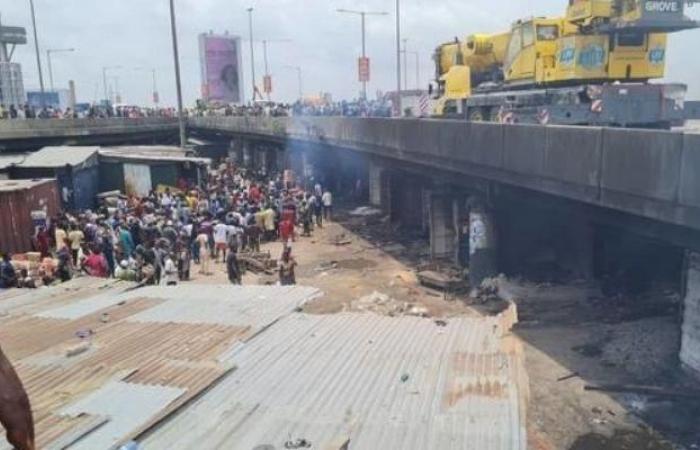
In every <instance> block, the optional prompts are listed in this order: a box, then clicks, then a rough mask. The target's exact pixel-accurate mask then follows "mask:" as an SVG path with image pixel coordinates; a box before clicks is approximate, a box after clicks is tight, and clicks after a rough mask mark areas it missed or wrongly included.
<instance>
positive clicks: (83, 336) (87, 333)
mask: <svg viewBox="0 0 700 450" xmlns="http://www.w3.org/2000/svg"><path fill="white" fill-rule="evenodd" d="M93 334H95V332H94V331H93V330H92V329H90V328H87V329H83V330H78V331H76V332H75V336H76V337H78V338H80V339H87V338H88V337H90V336H92V335H93Z"/></svg>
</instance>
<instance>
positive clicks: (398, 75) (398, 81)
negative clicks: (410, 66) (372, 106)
mask: <svg viewBox="0 0 700 450" xmlns="http://www.w3.org/2000/svg"><path fill="white" fill-rule="evenodd" d="M396 107H397V109H398V114H399V117H401V116H402V115H403V113H402V111H401V0H396Z"/></svg>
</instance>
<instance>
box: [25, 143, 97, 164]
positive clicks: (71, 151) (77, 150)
mask: <svg viewBox="0 0 700 450" xmlns="http://www.w3.org/2000/svg"><path fill="white" fill-rule="evenodd" d="M99 149H100V148H99V147H69V146H65V147H44V148H42V149H41V150H39V151H38V152H34V153H30V154H29V156H27V158H26V159H25V160H24V161H23V162H22V163H20V164H18V165H17V167H22V168H43V167H52V168H60V167H65V166H66V165H69V166H72V167H75V166H81V165H83V164H85V163H86V162H87V161H88V160H89V159H90V158H92V157H93V156H94V155H96V154H97V152H98V151H99Z"/></svg>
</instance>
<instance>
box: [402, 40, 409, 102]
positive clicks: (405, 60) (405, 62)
mask: <svg viewBox="0 0 700 450" xmlns="http://www.w3.org/2000/svg"><path fill="white" fill-rule="evenodd" d="M402 41H403V51H402V53H403V90H404V91H407V90H408V39H406V38H403V39H402Z"/></svg>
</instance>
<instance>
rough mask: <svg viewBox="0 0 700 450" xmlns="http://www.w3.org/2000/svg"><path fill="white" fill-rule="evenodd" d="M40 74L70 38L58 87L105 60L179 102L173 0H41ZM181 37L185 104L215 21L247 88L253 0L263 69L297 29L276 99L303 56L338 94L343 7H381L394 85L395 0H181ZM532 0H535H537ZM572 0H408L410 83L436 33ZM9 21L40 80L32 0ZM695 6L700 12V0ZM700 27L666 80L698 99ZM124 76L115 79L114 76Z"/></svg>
mask: <svg viewBox="0 0 700 450" xmlns="http://www.w3.org/2000/svg"><path fill="white" fill-rule="evenodd" d="M34 3H35V8H36V15H37V28H38V33H39V45H40V49H41V50H42V52H41V54H42V64H43V71H44V80H45V84H46V85H47V88H48V84H49V81H48V79H49V77H48V70H47V67H46V49H48V48H52V49H60V48H75V52H73V53H58V54H53V56H52V62H53V64H52V65H53V75H54V85H55V86H56V88H60V87H67V85H68V80H71V79H72V80H75V83H76V90H77V94H78V100H79V101H87V102H92V101H94V100H95V99H101V98H103V97H104V87H103V82H102V67H105V66H121V69H116V70H111V71H110V72H109V74H110V79H109V80H108V84H109V85H111V86H112V87H113V88H114V87H115V85H116V84H117V83H118V85H119V91H120V93H121V95H122V98H123V101H124V102H125V103H129V104H140V105H149V104H151V101H152V100H151V92H152V79H151V73H150V71H147V70H144V69H148V70H150V69H151V68H155V69H156V70H157V82H158V91H159V93H160V97H161V102H162V103H163V104H167V105H174V104H175V101H176V94H175V92H176V91H175V77H174V70H173V57H172V41H171V37H170V18H169V7H168V3H169V2H168V0H34ZM175 4H176V11H177V23H178V39H179V44H180V64H181V70H182V86H183V94H184V100H185V104H186V105H191V104H193V103H194V101H195V99H196V98H197V97H198V96H199V93H200V86H201V80H200V67H199V55H198V52H199V47H198V42H197V36H198V34H200V33H202V32H209V31H210V30H211V31H214V32H215V33H223V32H225V31H228V32H229V33H230V34H234V35H240V36H241V37H242V38H244V39H246V40H245V42H243V66H244V67H243V69H244V73H243V77H244V83H245V87H246V98H250V91H251V87H250V79H251V75H250V52H249V43H248V41H247V39H248V13H247V12H246V9H247V8H249V7H253V8H254V12H253V31H254V38H253V40H254V42H255V61H256V78H257V79H258V85H260V84H261V82H262V80H261V74H262V73H263V71H264V70H263V61H262V44H261V42H260V41H262V40H263V39H265V40H269V41H274V40H285V39H288V40H291V42H281V43H271V44H269V50H268V60H269V63H270V72H271V74H272V77H273V86H274V91H273V94H272V99H273V100H277V101H292V100H294V99H295V98H296V97H297V92H298V83H297V75H296V72H295V71H293V70H292V69H289V68H287V67H285V66H288V65H292V66H301V67H302V74H303V76H302V81H303V91H304V94H305V95H316V94H319V93H322V92H328V93H331V94H332V96H333V98H334V99H350V98H355V97H357V96H358V95H359V92H360V88H361V86H360V84H359V83H358V82H357V57H358V56H359V55H360V52H361V32H360V18H359V16H355V15H349V14H340V13H338V12H337V9H338V8H345V9H355V10H359V9H365V10H370V11H386V12H388V13H390V14H389V15H388V16H378V17H368V19H367V34H366V35H367V53H368V56H369V57H370V58H371V61H372V62H371V66H372V67H371V72H372V74H371V76H372V80H371V82H370V83H369V86H368V93H369V96H370V97H374V94H375V93H376V92H377V91H383V92H385V91H389V90H394V89H395V87H396V56H395V55H396V41H395V34H394V33H395V22H396V19H395V14H394V11H395V1H394V0H373V1H366V0H244V1H240V0H175ZM533 4H536V5H537V6H536V10H533V7H532V5H533ZM566 4H567V2H566V1H565V0H556V1H555V0H538V1H537V2H523V1H522V0H401V27H402V37H405V38H407V39H408V41H407V48H408V51H409V56H408V71H407V72H408V77H407V78H408V87H409V88H415V87H416V85H417V83H416V57H415V55H414V54H413V52H416V51H417V52H418V55H419V59H418V61H419V77H420V85H421V87H425V86H427V83H428V82H429V81H430V79H432V78H433V76H434V71H435V69H434V66H433V63H432V60H431V54H432V52H433V50H434V48H435V47H436V46H437V45H438V44H440V43H441V42H445V41H448V40H451V39H453V38H454V37H455V36H466V35H468V34H472V33H475V32H483V33H491V32H499V31H503V30H507V29H508V28H509V27H510V25H511V23H512V22H513V21H515V20H516V19H519V18H525V17H530V16H532V15H537V16H555V15H562V14H563V13H564V11H565V8H566ZM0 14H1V20H2V23H3V24H5V25H13V26H23V27H26V28H27V32H28V36H29V37H30V41H29V43H28V45H24V46H20V47H18V48H17V50H16V51H15V56H14V61H16V62H19V63H21V64H22V68H23V74H24V79H25V87H26V88H27V89H28V90H29V89H33V88H35V87H38V86H39V76H38V70H37V64H36V56H35V53H34V41H33V39H32V38H31V36H32V35H31V31H32V30H31V16H30V9H29V1H28V0H0ZM688 14H689V15H690V16H691V17H693V18H695V19H700V6H696V7H694V8H691V9H690V10H689V11H688ZM698 43H700V30H692V31H686V32H682V33H679V34H675V35H672V36H671V37H670V42H669V49H668V53H667V59H668V62H667V73H666V74H667V77H666V80H667V81H674V82H682V83H686V84H688V85H689V95H688V97H689V98H692V99H700V58H698V57H697V54H698V53H697V46H698ZM115 78H118V81H117V80H116V79H115Z"/></svg>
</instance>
